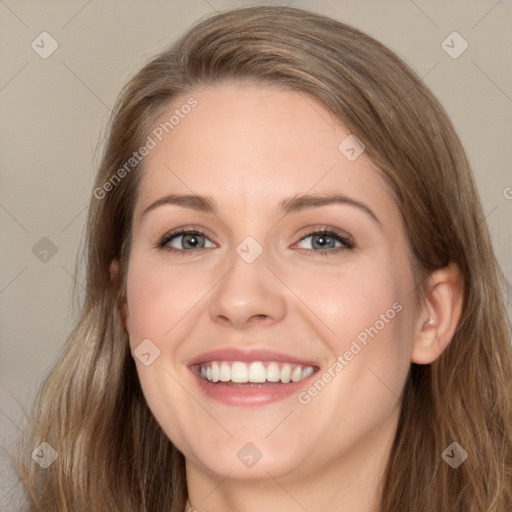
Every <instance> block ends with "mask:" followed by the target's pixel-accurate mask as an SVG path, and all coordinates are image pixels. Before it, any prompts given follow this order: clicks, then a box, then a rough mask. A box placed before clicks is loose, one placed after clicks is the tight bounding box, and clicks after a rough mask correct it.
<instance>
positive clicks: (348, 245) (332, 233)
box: [156, 227, 355, 256]
mask: <svg viewBox="0 0 512 512" xmlns="http://www.w3.org/2000/svg"><path fill="white" fill-rule="evenodd" d="M183 235H203V236H206V235H204V233H202V232H201V231H200V230H198V229H196V228H195V227H188V228H183V229H180V230H178V231H174V232H171V233H167V234H165V235H164V236H162V238H161V239H160V240H159V241H158V243H157V245H156V248H157V249H159V250H162V251H167V252H171V253H174V254H176V255H179V256H185V253H192V252H197V251H194V250H185V249H176V248H174V247H170V246H168V245H167V244H168V243H169V242H170V241H171V240H172V239H173V238H177V237H179V236H183ZM314 235H324V236H329V237H332V238H334V239H335V240H337V241H339V242H341V243H342V244H343V245H344V246H345V247H335V248H333V249H329V250H325V249H319V250H315V249H298V250H299V251H300V252H302V253H304V254H320V255H321V256H329V255H333V254H338V253H340V252H342V251H346V250H351V249H353V248H354V247H355V244H354V242H353V241H352V240H351V239H350V238H349V237H347V236H345V235H343V234H341V233H340V232H338V231H336V230H334V229H332V228H315V229H314V230H313V231H310V232H308V233H307V234H306V235H304V236H303V237H302V238H301V239H300V240H299V242H302V241H303V240H304V239H306V238H308V237H310V236H314ZM201 249H205V248H204V247H203V248H200V249H199V250H201Z"/></svg>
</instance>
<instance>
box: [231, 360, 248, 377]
mask: <svg viewBox="0 0 512 512" xmlns="http://www.w3.org/2000/svg"><path fill="white" fill-rule="evenodd" d="M231 381H232V382H248V381H249V371H248V370H247V366H246V365H245V363H241V362H240V361H236V362H234V363H233V365H232V366H231Z"/></svg>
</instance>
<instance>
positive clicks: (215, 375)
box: [212, 363, 220, 382]
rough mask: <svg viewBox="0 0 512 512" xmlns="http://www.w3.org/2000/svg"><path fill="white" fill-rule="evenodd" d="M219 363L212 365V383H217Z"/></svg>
mask: <svg viewBox="0 0 512 512" xmlns="http://www.w3.org/2000/svg"><path fill="white" fill-rule="evenodd" d="M219 374H220V368H219V363H212V382H218V381H219V377H220V375H219Z"/></svg>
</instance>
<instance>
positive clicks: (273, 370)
mask: <svg viewBox="0 0 512 512" xmlns="http://www.w3.org/2000/svg"><path fill="white" fill-rule="evenodd" d="M266 373H267V375H266V377H267V380H268V381H269V382H279V381H280V380H281V370H279V365H278V364H277V363H270V364H269V365H268V366H267V372H266Z"/></svg>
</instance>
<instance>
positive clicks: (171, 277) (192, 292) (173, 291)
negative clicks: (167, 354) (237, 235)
mask: <svg viewBox="0 0 512 512" xmlns="http://www.w3.org/2000/svg"><path fill="white" fill-rule="evenodd" d="M197 274H198V273H197V272H196V273H195V275H187V274H184V273H183V272H180V271H173V270H171V269H169V267H168V266H165V265H163V266H162V265H158V264H155V263H154V262H153V263H151V264H148V265H142V264H139V263H138V262H137V261H134V262H133V265H132V266H131V268H130V271H129V273H128V282H127V296H128V308H129V330H130V344H131V347H132V349H133V348H134V347H135V346H136V344H137V343H140V342H141V341H142V340H143V339H145V338H150V339H151V340H153V341H154V342H155V343H156V344H157V345H158V346H159V347H160V348H162V347H164V346H165V347H169V342H171V341H172V338H173V337H175V336H174V332H173V329H174V328H175V327H176V326H177V325H178V324H179V323H180V321H181V319H185V317H186V315H187V314H189V313H190V312H191V310H192V309H193V307H194V305H195V304H196V303H197V302H198V301H199V300H200V298H201V296H202V295H204V291H205V290H207V289H208V288H207V287H206V286H207V285H206V284H205V276H204V274H203V275H202V276H201V281H200V280H199V277H198V275H197ZM164 340H165V344H164Z"/></svg>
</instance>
